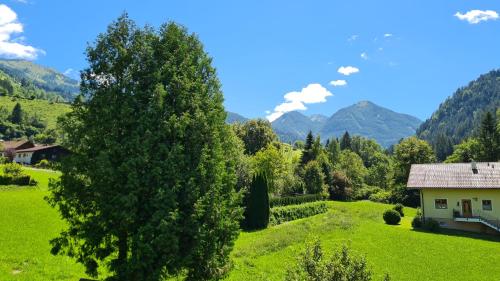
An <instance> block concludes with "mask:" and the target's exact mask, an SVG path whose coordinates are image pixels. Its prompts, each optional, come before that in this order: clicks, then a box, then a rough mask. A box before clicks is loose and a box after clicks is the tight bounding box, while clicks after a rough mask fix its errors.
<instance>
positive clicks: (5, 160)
mask: <svg viewBox="0 0 500 281" xmlns="http://www.w3.org/2000/svg"><path fill="white" fill-rule="evenodd" d="M9 162H10V161H9V158H7V157H3V156H0V164H7V163H9Z"/></svg>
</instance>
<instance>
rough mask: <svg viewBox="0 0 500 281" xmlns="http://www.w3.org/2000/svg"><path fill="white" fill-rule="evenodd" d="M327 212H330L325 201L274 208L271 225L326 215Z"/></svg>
mask: <svg viewBox="0 0 500 281" xmlns="http://www.w3.org/2000/svg"><path fill="white" fill-rule="evenodd" d="M326 211H328V206H327V204H326V202H324V201H320V202H310V203H304V204H299V205H289V206H283V207H274V208H271V216H270V218H269V223H270V224H271V225H277V224H281V223H284V222H287V221H292V220H296V219H301V218H306V217H310V216H314V215H317V214H321V213H326Z"/></svg>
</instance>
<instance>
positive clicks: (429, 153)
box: [394, 137, 436, 184]
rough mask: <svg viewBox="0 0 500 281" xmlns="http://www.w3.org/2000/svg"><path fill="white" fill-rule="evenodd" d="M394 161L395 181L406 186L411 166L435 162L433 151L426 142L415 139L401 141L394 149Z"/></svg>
mask: <svg viewBox="0 0 500 281" xmlns="http://www.w3.org/2000/svg"><path fill="white" fill-rule="evenodd" d="M394 159H395V160H396V165H397V167H396V181H397V183H400V184H406V182H407V181H408V175H409V174H410V168H411V165H412V164H425V163H432V162H435V161H436V156H435V155H434V151H433V150H432V147H431V146H430V145H429V143H428V142H426V141H424V140H420V139H418V138H416V137H409V138H406V139H404V140H402V141H401V142H400V143H398V144H397V145H396V146H395V147H394Z"/></svg>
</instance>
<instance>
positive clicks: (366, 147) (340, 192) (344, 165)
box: [233, 120, 436, 205]
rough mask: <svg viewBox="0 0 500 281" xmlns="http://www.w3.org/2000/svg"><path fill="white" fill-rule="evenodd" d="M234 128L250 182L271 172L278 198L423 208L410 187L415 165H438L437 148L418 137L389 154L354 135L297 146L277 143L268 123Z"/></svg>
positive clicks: (271, 186) (273, 192)
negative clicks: (301, 196)
mask: <svg viewBox="0 0 500 281" xmlns="http://www.w3.org/2000/svg"><path fill="white" fill-rule="evenodd" d="M233 129H234V131H235V132H236V135H237V136H239V138H240V139H241V140H242V141H243V143H244V147H245V157H246V160H247V162H248V164H247V165H246V167H247V168H248V169H249V171H247V172H246V174H247V178H249V177H251V175H253V174H256V173H262V174H265V175H266V176H267V179H268V182H269V192H270V193H271V195H272V196H289V195H296V194H323V195H324V196H325V197H330V198H332V199H340V200H350V199H373V200H376V201H383V202H402V203H405V204H407V205H417V204H418V197H415V196H411V195H412V194H411V193H410V192H409V191H406V188H405V185H406V181H407V179H408V175H409V172H410V167H411V164H415V163H431V162H435V161H436V157H435V155H434V152H433V150H432V148H431V146H430V145H429V144H428V143H427V142H425V141H423V140H419V139H417V138H415V137H410V138H407V139H404V140H402V141H401V142H400V143H399V144H397V145H395V146H394V147H393V148H392V149H391V150H385V149H384V148H382V147H381V146H380V145H379V144H378V143H377V142H376V141H374V140H371V139H367V138H364V137H360V136H353V137H351V136H350V135H349V133H348V132H346V133H345V134H344V135H343V136H342V137H341V138H340V139H336V138H334V139H329V140H326V142H323V141H321V139H320V137H319V136H316V137H314V136H313V134H312V133H311V132H310V133H309V134H308V135H307V138H306V140H305V142H302V141H299V142H297V143H295V144H294V146H291V145H289V144H284V143H280V142H279V141H277V137H276V135H275V134H274V132H273V131H272V128H271V124H270V123H269V122H267V121H265V120H250V121H248V122H246V123H243V124H239V123H237V124H234V125H233Z"/></svg>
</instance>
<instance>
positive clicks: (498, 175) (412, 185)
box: [406, 162, 500, 189]
mask: <svg viewBox="0 0 500 281" xmlns="http://www.w3.org/2000/svg"><path fill="white" fill-rule="evenodd" d="M476 167H477V173H474V172H473V170H472V164H471V163H457V164H414V165H411V169H410V176H409V177H408V183H407V185H406V186H407V188H409V189H422V188H479V189H491V188H499V189H500V163H498V162H489V163H488V162H483V163H476Z"/></svg>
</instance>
